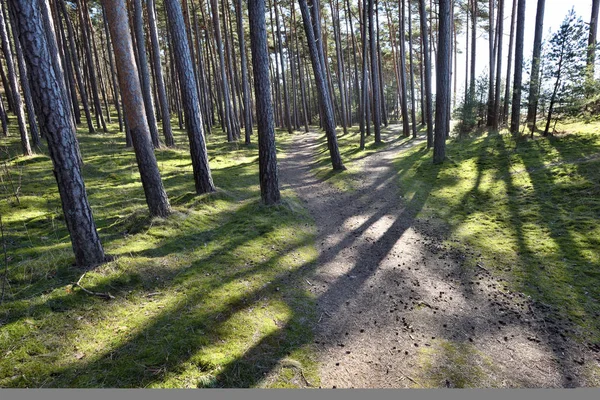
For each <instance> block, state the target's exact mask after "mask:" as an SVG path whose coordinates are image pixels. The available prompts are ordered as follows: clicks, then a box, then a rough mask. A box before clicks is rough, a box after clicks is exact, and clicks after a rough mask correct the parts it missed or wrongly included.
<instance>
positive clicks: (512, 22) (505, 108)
mask: <svg viewBox="0 0 600 400" xmlns="http://www.w3.org/2000/svg"><path fill="white" fill-rule="evenodd" d="M516 22H517V0H513V4H512V13H511V20H510V36H509V38H510V39H509V43H508V57H507V58H508V65H507V67H506V86H505V89H504V105H503V110H502V122H503V123H506V122H507V121H508V107H509V104H510V78H511V75H512V60H513V47H514V44H515V25H516Z"/></svg>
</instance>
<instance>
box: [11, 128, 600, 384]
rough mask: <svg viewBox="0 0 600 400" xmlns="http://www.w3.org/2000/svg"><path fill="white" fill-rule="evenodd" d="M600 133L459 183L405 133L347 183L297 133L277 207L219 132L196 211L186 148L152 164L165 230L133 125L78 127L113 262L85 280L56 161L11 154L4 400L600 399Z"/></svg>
mask: <svg viewBox="0 0 600 400" xmlns="http://www.w3.org/2000/svg"><path fill="white" fill-rule="evenodd" d="M15 126H16V124H15V121H14V118H13V119H12V120H11V127H12V128H11V132H16V127H15ZM173 126H176V121H175V120H173ZM599 127H600V124H598V123H595V124H589V125H585V124H577V125H570V126H565V127H564V129H563V130H565V131H568V132H573V133H576V134H568V135H562V134H561V135H557V136H556V137H553V138H548V139H541V138H540V139H536V140H524V141H519V142H516V141H514V140H513V139H511V137H510V135H497V134H485V133H483V134H481V135H478V136H476V137H473V138H470V139H465V140H460V141H459V140H451V141H450V142H449V143H448V160H447V162H445V163H444V164H442V165H433V163H432V162H431V152H427V151H426V149H425V144H424V142H423V140H422V139H418V140H412V139H409V138H403V137H401V134H400V129H401V128H400V127H399V126H396V125H393V126H390V127H389V129H387V130H385V131H384V133H383V138H384V142H385V143H384V144H381V145H374V144H372V143H371V144H368V145H367V148H366V149H365V150H359V149H358V146H357V144H358V136H357V133H356V129H354V130H350V132H349V133H348V134H345V135H343V134H340V136H339V143H340V150H341V152H342V158H343V160H344V162H345V163H346V166H347V167H348V170H346V171H344V172H342V173H337V172H332V171H331V168H330V164H329V162H328V153H327V146H326V144H325V142H324V138H323V136H322V135H321V134H317V133H309V134H303V133H300V132H296V133H295V134H294V135H288V134H287V133H284V132H278V133H277V142H278V160H279V165H280V172H281V178H280V179H281V181H280V184H281V188H282V197H283V201H282V204H280V205H278V206H274V207H265V206H263V205H262V204H261V203H260V201H259V199H260V191H259V186H258V163H257V146H256V145H255V144H253V145H251V146H243V145H240V144H237V143H226V142H225V139H224V137H223V135H222V133H220V132H217V131H215V132H213V134H211V135H207V142H208V143H207V146H208V153H209V162H210V166H211V169H212V174H213V178H214V181H215V184H216V185H217V188H218V191H217V193H213V194H209V195H201V196H198V195H196V194H195V193H194V191H193V180H192V177H191V163H190V161H189V150H188V148H187V137H186V133H185V132H184V131H183V130H176V131H175V135H176V141H177V144H178V146H177V147H175V148H161V149H157V150H156V152H155V153H156V156H157V160H158V164H159V168H160V170H161V175H162V178H163V182H164V184H165V188H166V190H167V193H168V195H169V199H170V201H171V204H172V206H173V210H174V212H173V214H172V215H171V216H169V217H168V218H165V219H160V218H149V217H148V213H147V207H146V204H145V201H144V196H143V191H142V188H141V183H140V181H139V174H138V171H137V166H136V162H135V155H134V154H133V151H132V150H131V149H127V148H125V143H124V137H123V136H124V135H123V134H120V133H119V132H118V127H117V126H116V124H115V123H113V124H111V125H109V132H107V133H96V134H89V133H87V132H85V131H84V130H83V129H80V130H79V132H78V138H79V142H80V146H81V153H82V156H83V158H84V163H85V165H84V167H83V175H84V179H85V183H86V190H87V193H88V197H89V201H90V204H91V206H92V210H93V212H94V218H95V220H96V224H97V227H98V232H99V234H100V238H101V240H102V242H103V245H104V248H105V250H106V252H107V254H109V255H111V256H113V257H114V259H113V260H112V261H110V262H107V263H105V264H103V265H101V266H98V267H96V268H94V269H92V270H88V271H85V270H82V269H80V268H76V267H74V266H73V265H72V263H73V253H72V249H71V245H70V241H69V236H68V232H67V230H66V228H65V225H64V218H63V216H62V209H61V206H60V199H59V195H58V190H57V187H56V182H55V180H54V177H53V176H52V173H51V171H52V164H51V161H50V159H49V157H48V156H47V154H46V153H47V152H46V151H45V150H44V149H37V154H35V155H33V156H29V157H23V156H21V155H20V147H19V139H18V135H14V134H11V136H9V137H6V138H2V142H1V146H0V195H1V196H2V197H1V199H0V217H1V227H2V235H0V240H1V241H2V246H4V245H5V246H6V253H5V254H6V256H5V257H4V254H2V253H4V251H3V252H2V253H0V259H1V260H2V261H3V262H2V263H1V265H2V269H1V270H0V276H2V278H3V287H4V298H3V299H2V302H0V387H151V388H159V387H161V388H168V387H178V388H182V387H183V388H197V387H319V386H321V387H333V386H336V387H490V386H498V387H513V386H519V387H561V386H599V385H600V367H599V364H598V358H599V355H598V352H599V351H600V318H599V317H600V303H599V302H598V300H599V299H600V272H599V271H600V223H599V221H600V181H599V180H598V179H599V175H598V171H599V170H600V157H598V155H600V135H598V134H597V133H596V132H597V131H598V128H599ZM422 134H423V133H422V132H421V136H422ZM5 274H6V279H4V277H5ZM83 288H85V289H86V290H87V292H86V291H84V290H83ZM94 293H96V294H100V296H98V295H94Z"/></svg>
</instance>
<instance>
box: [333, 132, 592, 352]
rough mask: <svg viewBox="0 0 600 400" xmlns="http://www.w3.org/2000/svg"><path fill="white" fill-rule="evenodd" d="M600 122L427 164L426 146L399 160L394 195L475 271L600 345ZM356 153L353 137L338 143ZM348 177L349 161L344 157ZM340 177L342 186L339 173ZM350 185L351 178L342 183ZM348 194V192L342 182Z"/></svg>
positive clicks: (483, 145)
mask: <svg viewBox="0 0 600 400" xmlns="http://www.w3.org/2000/svg"><path fill="white" fill-rule="evenodd" d="M599 131H600V124H599V123H592V124H582V123H565V124H562V125H560V124H559V125H558V126H557V134H556V135H555V136H553V137H548V138H541V137H538V136H537V135H536V137H535V139H533V140H532V139H529V138H525V139H521V140H515V139H513V138H512V136H511V135H510V134H508V133H507V132H506V131H503V132H501V133H500V134H498V133H495V132H491V133H487V132H486V133H482V134H480V135H477V136H475V137H472V138H467V139H462V140H458V139H451V140H450V141H449V142H448V145H447V155H448V160H447V161H446V162H444V163H443V164H441V165H434V164H433V163H432V152H431V151H427V149H426V145H425V143H421V144H417V145H415V146H412V147H408V146H407V147H408V148H407V149H406V150H404V151H401V152H400V153H398V157H397V158H396V161H395V163H394V167H395V169H396V171H397V182H398V185H399V188H400V193H399V195H401V196H403V198H404V200H405V201H406V204H407V206H408V207H410V208H412V209H413V212H414V214H415V216H416V217H417V218H419V219H429V220H430V222H432V223H434V225H435V223H437V225H438V228H439V232H441V233H442V234H443V236H444V237H445V238H446V240H447V242H448V244H450V245H452V246H454V247H457V248H458V249H459V250H461V251H463V252H464V253H467V254H470V255H472V257H469V260H471V264H472V265H468V266H467V267H469V266H472V267H475V263H477V262H480V263H482V265H485V268H487V269H489V270H492V271H494V272H495V273H496V274H499V275H501V276H503V277H504V278H505V279H508V280H509V281H510V283H511V286H512V289H516V290H519V291H522V292H524V293H526V294H528V295H530V296H531V297H532V298H533V299H535V300H537V301H541V302H543V303H545V304H548V305H552V306H554V307H555V308H556V309H557V310H558V311H559V312H560V314H561V315H562V316H563V317H564V318H569V319H572V320H573V321H574V322H576V323H577V324H578V325H579V326H580V327H581V332H580V333H583V336H584V337H586V338H587V339H588V340H590V341H594V342H597V341H599V340H600V318H598V317H599V316H600V304H599V301H600V173H599V171H600V134H599V133H598V132H599ZM340 145H341V146H342V154H346V155H347V154H352V153H354V154H358V153H359V151H358V150H357V149H358V137H356V138H355V139H353V140H349V141H345V140H343V138H342V140H340ZM345 161H346V163H347V165H348V166H349V167H350V170H351V171H352V168H353V167H352V164H353V163H355V162H356V161H355V160H353V159H352V158H350V159H348V157H347V158H346V159H345ZM336 178H337V179H341V180H343V179H346V178H347V177H345V176H344V175H338V176H336ZM348 179H351V178H348ZM346 185H347V186H348V185H349V184H346Z"/></svg>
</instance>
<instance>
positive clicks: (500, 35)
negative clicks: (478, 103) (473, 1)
mask: <svg viewBox="0 0 600 400" xmlns="http://www.w3.org/2000/svg"><path fill="white" fill-rule="evenodd" d="M496 29H497V32H498V46H497V47H498V55H497V57H496V62H497V65H496V90H495V91H496V93H495V95H494V97H495V98H494V115H493V117H494V118H493V121H492V128H493V129H494V130H495V131H497V130H498V128H499V126H500V93H501V92H502V90H501V89H502V88H501V85H502V42H503V40H502V39H503V37H504V0H498V24H497V28H496Z"/></svg>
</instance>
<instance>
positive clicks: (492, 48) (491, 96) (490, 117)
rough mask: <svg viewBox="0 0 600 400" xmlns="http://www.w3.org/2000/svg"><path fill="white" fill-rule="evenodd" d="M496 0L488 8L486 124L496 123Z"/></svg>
mask: <svg viewBox="0 0 600 400" xmlns="http://www.w3.org/2000/svg"><path fill="white" fill-rule="evenodd" d="M494 3H495V1H494V0H489V10H488V16H489V19H488V23H489V28H488V36H489V60H490V65H489V69H490V73H489V76H488V100H487V123H486V126H492V125H493V124H494V111H495V110H496V105H495V104H494V100H495V99H496V91H495V90H494V85H495V84H496V45H497V41H496V35H495V33H494V32H495V27H494V22H495V21H494Z"/></svg>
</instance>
